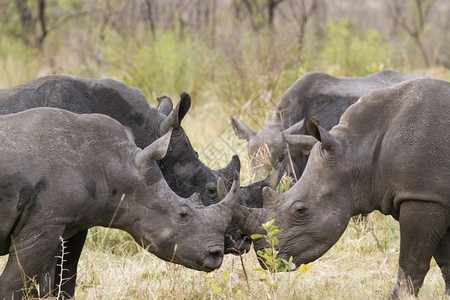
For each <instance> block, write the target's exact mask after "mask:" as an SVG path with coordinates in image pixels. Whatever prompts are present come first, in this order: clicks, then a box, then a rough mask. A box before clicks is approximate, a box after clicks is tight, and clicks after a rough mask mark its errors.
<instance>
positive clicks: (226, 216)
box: [210, 178, 240, 228]
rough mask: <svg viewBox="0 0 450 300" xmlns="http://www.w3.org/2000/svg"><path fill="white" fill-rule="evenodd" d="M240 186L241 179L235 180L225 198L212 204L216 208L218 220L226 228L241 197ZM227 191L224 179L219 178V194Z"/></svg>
mask: <svg viewBox="0 0 450 300" xmlns="http://www.w3.org/2000/svg"><path fill="white" fill-rule="evenodd" d="M239 188H240V184H239V180H235V181H234V182H233V185H232V186H231V189H230V191H229V192H228V194H227V195H226V196H225V197H224V198H222V199H223V200H221V201H220V202H219V203H217V204H213V205H211V206H210V207H211V208H212V209H213V210H216V213H217V214H216V216H217V222H219V223H220V225H223V226H224V228H226V227H227V226H228V224H229V223H230V221H231V216H232V215H233V209H234V206H235V205H236V203H237V200H238V198H239ZM225 191H226V188H225V185H224V183H223V180H222V179H221V178H219V180H218V181H217V192H218V194H219V195H222V196H223V195H224V194H225V193H226V192H225ZM219 198H220V196H219Z"/></svg>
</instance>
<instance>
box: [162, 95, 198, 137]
mask: <svg viewBox="0 0 450 300" xmlns="http://www.w3.org/2000/svg"><path fill="white" fill-rule="evenodd" d="M190 107H191V97H190V96H189V94H187V93H185V92H182V93H181V95H180V101H179V102H178V104H177V105H176V106H175V108H174V109H173V110H172V111H171V112H170V114H169V115H168V116H167V117H166V118H165V119H164V120H163V121H162V122H161V125H160V127H159V132H160V134H161V135H163V134H165V133H166V132H168V131H169V130H170V128H173V127H175V128H176V127H179V126H180V124H181V120H183V118H184V116H185V115H186V113H187V112H188V110H189V108H190Z"/></svg>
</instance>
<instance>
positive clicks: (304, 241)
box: [233, 79, 450, 298]
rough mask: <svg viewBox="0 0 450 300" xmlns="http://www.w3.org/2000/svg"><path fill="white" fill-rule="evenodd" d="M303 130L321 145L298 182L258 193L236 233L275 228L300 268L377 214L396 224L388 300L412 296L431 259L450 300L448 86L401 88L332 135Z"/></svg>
mask: <svg viewBox="0 0 450 300" xmlns="http://www.w3.org/2000/svg"><path fill="white" fill-rule="evenodd" d="M308 127H309V128H310V129H309V130H310V133H311V134H312V135H313V136H314V138H315V139H317V140H318V141H319V142H317V143H311V142H310V141H309V140H305V146H306V147H312V149H311V154H310V156H309V160H308V163H307V165H306V168H305V170H304V172H303V175H302V176H301V178H300V180H299V181H298V182H297V183H296V184H295V185H294V186H293V187H292V188H291V189H290V190H289V191H287V192H286V193H284V194H277V193H276V192H275V191H273V190H271V189H270V188H267V187H266V188H264V189H263V200H264V208H262V209H261V208H260V209H250V208H245V207H238V208H236V209H235V212H234V215H233V220H234V221H235V223H236V224H237V225H238V226H239V227H240V228H241V229H242V230H243V231H244V232H245V233H253V232H258V231H259V230H260V229H259V226H260V224H261V223H262V222H265V221H267V220H269V219H272V218H275V219H276V222H277V223H278V224H279V225H280V227H281V229H282V230H283V231H282V233H281V234H280V237H279V251H280V257H282V258H285V259H288V258H289V257H291V256H292V257H293V262H294V263H295V264H296V265H297V266H299V265H300V264H303V263H308V262H311V261H313V260H315V259H317V258H319V257H320V256H322V255H323V254H324V253H325V252H326V251H328V249H330V248H331V247H332V246H333V245H334V244H335V243H336V241H337V240H338V239H339V238H340V236H341V235H342V233H343V232H344V230H345V229H346V227H347V224H348V222H349V220H350V218H351V216H352V215H356V214H361V213H370V212H372V211H374V210H379V211H380V212H382V213H383V214H385V215H391V216H392V217H394V218H395V219H396V220H398V221H399V224H400V257H399V269H398V275H397V282H396V284H395V287H394V289H393V290H392V292H391V295H390V296H391V297H392V298H396V297H397V296H398V294H399V292H400V291H403V290H404V289H406V292H408V293H412V294H414V295H417V293H418V291H419V289H420V287H421V286H422V283H423V280H424V277H425V275H426V273H427V271H428V269H429V267H430V260H431V258H432V257H434V259H435V260H436V262H437V264H438V265H439V267H440V268H441V270H442V274H443V277H444V280H445V293H446V294H447V295H450V82H447V81H442V80H437V79H417V80H411V81H406V82H404V83H399V84H397V85H394V86H392V87H389V88H386V89H381V90H377V91H374V92H372V93H370V94H368V95H366V96H363V97H362V98H360V99H359V100H358V101H357V102H356V103H355V104H354V105H352V106H350V107H349V108H348V109H347V111H346V112H345V113H344V114H343V116H342V118H341V120H340V123H339V124H338V125H337V126H335V127H333V128H332V129H331V131H327V130H326V129H325V128H323V127H321V126H320V125H318V123H317V120H316V119H310V121H309V122H308ZM308 143H309V145H308ZM313 145H314V146H313ZM264 246H265V245H264V243H263V242H260V243H255V249H261V248H263V247H264Z"/></svg>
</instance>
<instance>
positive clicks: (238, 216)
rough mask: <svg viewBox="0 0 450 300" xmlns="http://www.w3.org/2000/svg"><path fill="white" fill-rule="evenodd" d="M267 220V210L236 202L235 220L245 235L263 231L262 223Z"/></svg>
mask: <svg viewBox="0 0 450 300" xmlns="http://www.w3.org/2000/svg"><path fill="white" fill-rule="evenodd" d="M266 221H267V210H266V209H264V208H249V207H246V206H243V205H240V204H236V206H235V207H234V211H233V222H234V223H235V224H236V225H237V226H238V227H239V229H240V230H241V231H242V233H244V234H245V235H248V236H250V235H251V234H253V233H258V232H261V231H262V229H261V224H262V223H264V222H266Z"/></svg>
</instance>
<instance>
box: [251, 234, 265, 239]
mask: <svg viewBox="0 0 450 300" xmlns="http://www.w3.org/2000/svg"><path fill="white" fill-rule="evenodd" d="M250 237H251V238H252V240H257V239H262V238H264V235H262V234H252V235H251V236H250Z"/></svg>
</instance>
